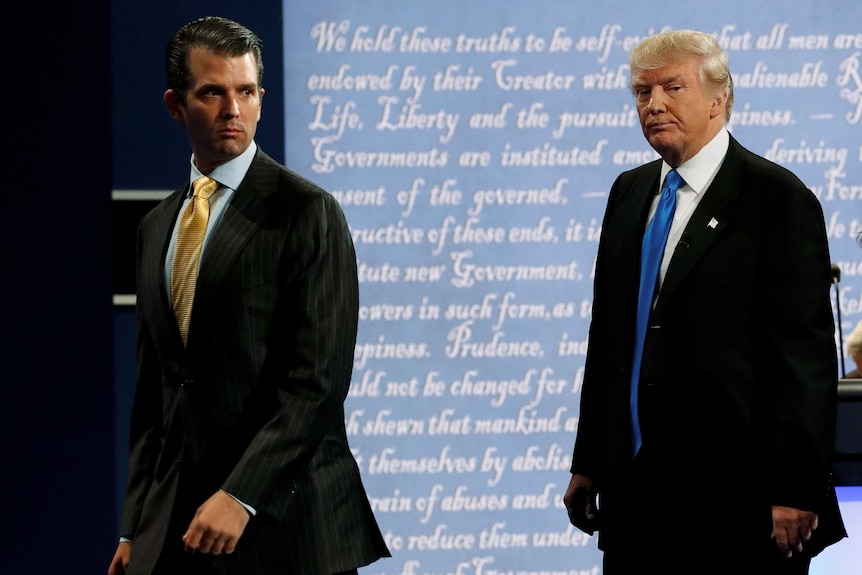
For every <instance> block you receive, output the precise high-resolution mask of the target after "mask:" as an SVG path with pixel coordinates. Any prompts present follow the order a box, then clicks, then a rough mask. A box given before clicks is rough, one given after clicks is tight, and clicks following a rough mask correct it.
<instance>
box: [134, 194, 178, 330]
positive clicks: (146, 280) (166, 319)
mask: <svg viewBox="0 0 862 575" xmlns="http://www.w3.org/2000/svg"><path fill="white" fill-rule="evenodd" d="M187 191H188V186H184V187H183V188H180V189H179V190H177V191H175V192H174V193H173V194H172V195H171V196H169V197H168V198H167V199H166V200H165V202H164V203H162V204H160V205H159V206H158V207H157V208H155V210H154V212H153V213H152V219H151V222H150V226H149V228H148V229H147V235H146V238H144V240H143V241H146V242H148V244H147V245H148V247H146V248H143V253H145V254H157V257H148V258H146V259H143V260H142V261H141V265H140V271H139V273H140V276H139V277H138V297H137V301H138V307H139V309H140V313H145V314H151V315H152V317H153V318H155V319H156V320H157V321H151V322H150V325H153V326H155V329H158V330H159V333H154V334H153V337H154V338H155V339H156V340H157V341H174V340H175V341H174V343H175V344H176V345H179V346H180V347H182V345H183V344H182V339H181V338H180V330H179V327H178V326H177V322H176V318H175V316H174V310H173V306H172V305H171V302H170V300H169V299H168V288H167V278H166V277H165V258H166V257H167V252H168V245H169V243H170V240H171V231H172V230H173V226H174V221H175V220H176V218H177V214H178V213H179V210H180V206H182V201H183V197H185V195H186V193H187ZM153 243H159V244H160V245H159V246H158V248H156V246H154V245H152V244H153ZM145 306H149V307H145Z"/></svg>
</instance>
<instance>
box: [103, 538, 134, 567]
mask: <svg viewBox="0 0 862 575" xmlns="http://www.w3.org/2000/svg"><path fill="white" fill-rule="evenodd" d="M131 556H132V544H131V543H130V542H129V541H121V542H120V544H119V545H117V551H116V552H115V553H114V558H113V559H111V565H110V566H109V567H108V575H126V568H127V567H128V566H129V558H130V557H131Z"/></svg>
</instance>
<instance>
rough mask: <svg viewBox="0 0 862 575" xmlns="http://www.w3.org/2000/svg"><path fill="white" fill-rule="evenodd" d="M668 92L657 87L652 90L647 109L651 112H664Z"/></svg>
mask: <svg viewBox="0 0 862 575" xmlns="http://www.w3.org/2000/svg"><path fill="white" fill-rule="evenodd" d="M666 98H667V94H665V93H664V90H662V89H661V88H656V89H654V90H653V91H652V92H650V97H649V104H648V105H647V109H648V110H649V111H650V113H651V114H657V113H659V112H664V110H665V103H666Z"/></svg>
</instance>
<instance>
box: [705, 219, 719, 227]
mask: <svg viewBox="0 0 862 575" xmlns="http://www.w3.org/2000/svg"><path fill="white" fill-rule="evenodd" d="M706 225H708V226H709V227H711V228H712V229H715V226H717V225H718V220H717V219H715V218H710V220H709V223H708V224H706Z"/></svg>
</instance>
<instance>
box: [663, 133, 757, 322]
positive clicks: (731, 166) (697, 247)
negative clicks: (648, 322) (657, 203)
mask: <svg viewBox="0 0 862 575" xmlns="http://www.w3.org/2000/svg"><path fill="white" fill-rule="evenodd" d="M742 163H743V158H742V148H741V146H740V145H739V143H738V142H736V140H734V139H733V138H732V137H731V139H730V145H729V147H728V150H727V155H726V156H725V158H724V162H723V163H722V165H721V168H719V170H718V173H717V174H716V175H715V178H714V179H713V181H712V183H711V184H710V185H709V188H707V189H706V191H705V192H704V194H705V195H704V197H703V199H702V200H701V201H700V203H699V204H698V205H697V208H696V209H695V210H694V213H693V214H692V215H691V219H689V221H688V224H687V225H686V227H685V231H684V232H683V237H684V238H685V239H684V240H681V241H680V244H679V245H678V247H677V248H676V250H675V251H674V254H673V257H672V258H671V261H670V265H669V266H668V269H667V273H666V274H665V278H664V282H663V283H662V287H661V292H659V298H658V301H657V302H656V311H659V310H660V308H661V307H662V306H663V304H664V302H666V301H667V300H668V299H669V298H670V297H672V294H673V292H674V291H675V290H676V288H677V287H679V285H680V283H681V282H682V281H683V279H684V278H685V276H686V275H687V274H688V272H689V271H690V270H691V269H692V267H693V266H694V265H695V263H697V261H698V260H699V259H700V258H701V257H703V255H704V254H705V253H706V251H707V249H709V246H710V244H712V242H714V241H715V240H716V239H717V238H718V237H719V236H720V235H721V233H722V231H723V230H724V228H725V227H726V226H727V224H728V222H729V221H730V220H731V218H732V217H733V203H734V201H735V200H736V198H737V197H739V193H740V189H741V186H742V182H741V181H740V178H741V173H742Z"/></svg>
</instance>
